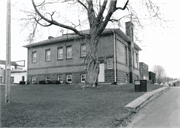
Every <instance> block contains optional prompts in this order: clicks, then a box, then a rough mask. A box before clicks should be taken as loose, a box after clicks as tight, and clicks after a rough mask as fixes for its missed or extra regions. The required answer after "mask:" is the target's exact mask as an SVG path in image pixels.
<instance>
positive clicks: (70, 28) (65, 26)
mask: <svg viewBox="0 0 180 128" xmlns="http://www.w3.org/2000/svg"><path fill="white" fill-rule="evenodd" d="M32 4H33V7H34V9H35V12H36V13H37V14H38V15H39V16H40V17H41V18H42V19H43V20H45V21H46V22H48V23H50V24H52V25H56V26H59V27H62V28H66V29H69V30H72V31H73V32H75V33H76V34H77V35H79V36H82V37H87V36H89V35H87V34H83V33H80V32H79V31H78V30H77V29H75V28H73V27H71V26H68V25H65V24H61V23H59V22H57V21H55V20H53V19H52V17H51V20H49V19H48V18H46V17H45V16H43V15H42V14H41V13H40V12H39V10H38V9H37V7H36V5H35V3H34V0H32Z"/></svg>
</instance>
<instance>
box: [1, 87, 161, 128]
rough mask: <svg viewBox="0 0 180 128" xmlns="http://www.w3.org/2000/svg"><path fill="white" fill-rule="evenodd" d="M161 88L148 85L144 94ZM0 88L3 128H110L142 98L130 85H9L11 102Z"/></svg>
mask: <svg viewBox="0 0 180 128" xmlns="http://www.w3.org/2000/svg"><path fill="white" fill-rule="evenodd" d="M159 87H161V86H158V85H148V91H151V90H153V89H157V88H159ZM0 89H1V119H2V120H1V121H2V122H1V123H2V124H1V125H2V126H4V127H60V126H61V127H114V126H118V125H119V124H120V123H121V122H122V120H123V119H124V118H125V117H126V116H128V114H129V113H128V111H127V110H125V109H124V106H125V105H126V104H128V103H129V102H131V101H132V100H134V99H136V98H137V97H139V96H141V95H143V94H144V93H145V92H134V85H133V84H125V85H103V84H101V85H100V86H99V87H94V88H84V89H82V88H81V87H80V86H77V85H73V84H67V85H66V84H64V85H63V84H60V85H38V84H36V85H13V86H11V103H9V104H5V103H4V90H5V87H4V86H0Z"/></svg>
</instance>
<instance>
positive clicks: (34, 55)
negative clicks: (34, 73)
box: [32, 52, 37, 63]
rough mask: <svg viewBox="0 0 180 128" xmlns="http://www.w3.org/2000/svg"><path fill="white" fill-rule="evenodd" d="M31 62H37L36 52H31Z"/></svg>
mask: <svg viewBox="0 0 180 128" xmlns="http://www.w3.org/2000/svg"><path fill="white" fill-rule="evenodd" d="M32 62H33V63H36V62H37V53H36V52H32Z"/></svg>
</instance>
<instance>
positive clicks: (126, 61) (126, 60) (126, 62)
mask: <svg viewBox="0 0 180 128" xmlns="http://www.w3.org/2000/svg"><path fill="white" fill-rule="evenodd" d="M124 54H125V64H126V65H127V64H128V58H127V46H125V53H124Z"/></svg>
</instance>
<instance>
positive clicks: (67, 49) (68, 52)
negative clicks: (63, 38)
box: [66, 46, 72, 59]
mask: <svg viewBox="0 0 180 128" xmlns="http://www.w3.org/2000/svg"><path fill="white" fill-rule="evenodd" d="M66 54H67V55H66V56H67V59H71V58H72V46H68V47H66Z"/></svg>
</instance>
